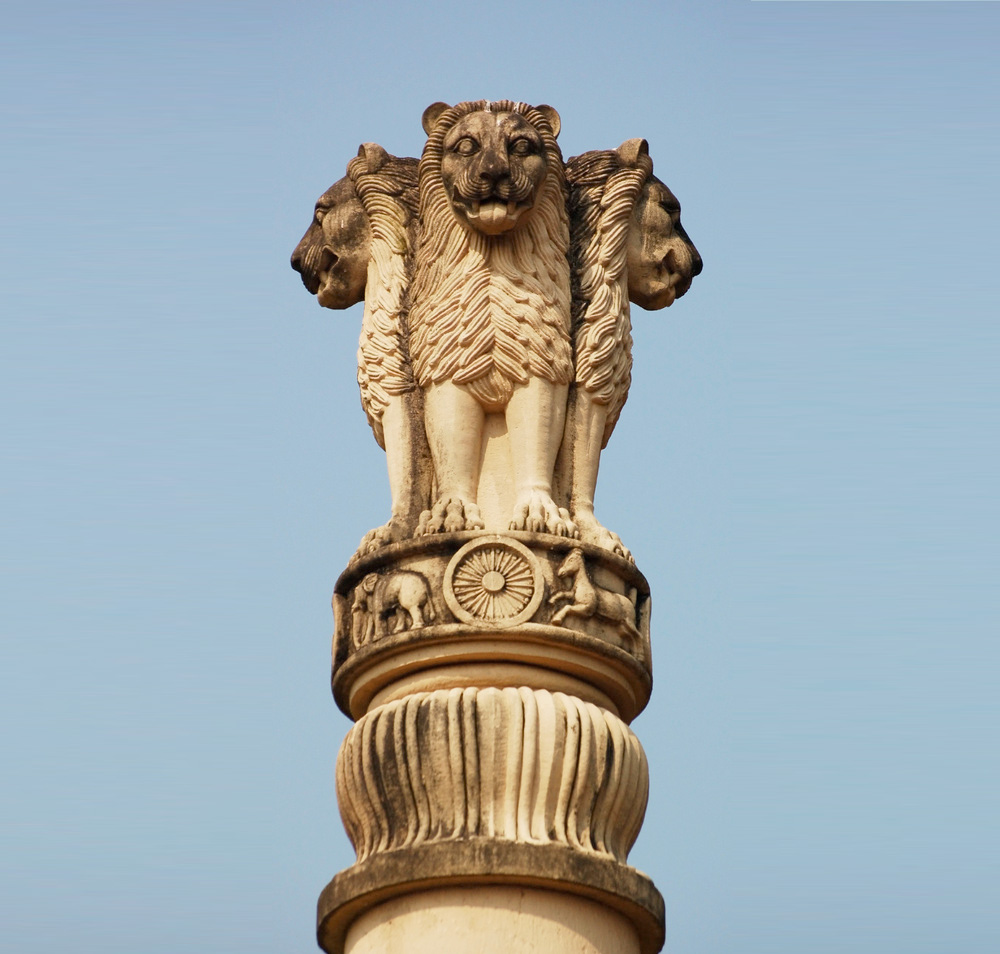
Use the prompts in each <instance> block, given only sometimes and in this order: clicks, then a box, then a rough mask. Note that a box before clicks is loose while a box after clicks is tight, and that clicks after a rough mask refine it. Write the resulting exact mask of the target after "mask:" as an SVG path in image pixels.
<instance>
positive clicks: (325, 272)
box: [292, 143, 430, 553]
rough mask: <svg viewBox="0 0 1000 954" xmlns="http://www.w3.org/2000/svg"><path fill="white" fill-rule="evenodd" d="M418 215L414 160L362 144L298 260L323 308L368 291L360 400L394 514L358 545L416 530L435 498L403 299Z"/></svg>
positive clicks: (321, 206)
mask: <svg viewBox="0 0 1000 954" xmlns="http://www.w3.org/2000/svg"><path fill="white" fill-rule="evenodd" d="M416 214H417V161H416V160H415V159H408V158H397V157H396V156H392V155H390V154H389V153H388V152H386V151H385V150H384V149H383V148H382V147H381V146H378V145H376V144H375V143H366V144H365V145H363V146H361V148H360V149H359V150H358V155H357V157H356V158H354V159H352V160H351V162H350V163H349V164H348V167H347V175H346V176H345V177H344V178H343V179H340V180H339V181H338V182H336V183H334V185H332V186H331V187H330V188H329V189H328V190H327V191H326V192H324V193H323V195H322V196H320V198H319V200H318V201H317V203H316V211H315V214H314V218H313V222H312V224H311V225H310V226H309V228H308V229H307V230H306V233H305V235H303V237H302V240H301V241H300V242H299V244H298V246H297V247H296V249H295V252H294V253H293V254H292V268H294V269H295V270H296V271H298V272H299V273H300V274H301V275H302V281H303V283H304V284H305V286H306V288H307V289H308V290H309V291H310V292H312V293H313V294H314V295H316V297H317V300H318V301H319V303H320V304H321V305H323V306H324V307H326V308H348V307H349V306H351V305H353V304H355V303H357V302H359V301H361V300H362V298H363V299H364V302H365V311H364V317H363V319H362V323H361V338H360V341H359V343H358V385H359V388H360V390H361V406H362V408H363V409H364V412H365V416H366V417H367V418H368V423H369V424H370V425H371V428H372V432H373V433H374V435H375V440H376V441H377V442H378V444H379V446H380V447H382V448H383V449H384V450H385V452H386V462H387V465H388V470H389V487H390V491H391V494H392V515H391V517H390V519H389V522H388V523H386V524H385V525H384V526H382V527H378V528H376V529H375V530H372V531H370V532H369V533H367V534H366V535H365V537H364V539H363V540H362V542H361V547H360V548H359V549H360V552H362V553H364V552H368V551H370V550H373V549H375V548H377V547H378V546H380V545H382V544H384V543H388V542H391V541H394V540H401V539H405V538H407V537H410V536H412V535H413V532H414V530H415V529H416V524H417V519H418V517H419V515H420V513H421V512H422V511H423V510H424V509H425V508H426V507H427V506H429V504H430V464H429V452H428V450H427V441H426V438H425V436H424V431H423V424H422V418H423V395H422V393H421V391H420V390H419V388H417V386H416V384H415V382H414V378H413V372H412V370H411V367H410V357H409V340H408V338H409V335H408V332H407V317H406V301H407V292H408V286H409V282H410V271H411V263H412V254H411V250H412V247H413V241H414V233H415V225H416Z"/></svg>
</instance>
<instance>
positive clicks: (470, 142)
mask: <svg viewBox="0 0 1000 954" xmlns="http://www.w3.org/2000/svg"><path fill="white" fill-rule="evenodd" d="M455 152H457V153H458V154H459V155H460V156H471V155H473V154H474V153H477V152H479V143H478V142H476V140H475V139H470V138H469V137H468V136H466V137H465V138H464V139H459V140H458V142H457V143H455Z"/></svg>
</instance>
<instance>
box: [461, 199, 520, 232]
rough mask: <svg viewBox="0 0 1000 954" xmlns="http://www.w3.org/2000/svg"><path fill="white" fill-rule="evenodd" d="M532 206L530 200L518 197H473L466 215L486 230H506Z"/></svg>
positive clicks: (473, 222)
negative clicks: (521, 200)
mask: <svg viewBox="0 0 1000 954" xmlns="http://www.w3.org/2000/svg"><path fill="white" fill-rule="evenodd" d="M530 206H531V203H530V202H518V201H517V200H516V199H500V198H495V197H490V198H488V199H485V200H479V199H472V200H470V201H469V203H468V205H467V206H466V215H467V217H468V219H469V221H470V222H471V223H472V224H473V225H475V226H477V227H478V228H480V229H482V230H483V231H484V232H489V233H495V232H505V231H507V230H508V229H510V228H513V226H514V225H516V224H517V221H518V219H519V218H520V217H521V216H522V215H523V214H524V212H525V211H526V210H527V209H528V208H530Z"/></svg>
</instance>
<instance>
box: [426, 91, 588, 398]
mask: <svg viewBox="0 0 1000 954" xmlns="http://www.w3.org/2000/svg"><path fill="white" fill-rule="evenodd" d="M479 110H487V111H490V112H494V113H499V112H511V113H518V114H520V115H522V116H524V117H525V119H526V120H527V121H528V122H530V123H531V124H532V125H533V126H534V127H535V129H536V130H537V131H538V133H539V134H540V136H541V138H542V141H543V143H544V149H545V154H546V158H547V160H548V170H547V174H546V177H545V181H544V182H543V184H542V186H541V189H540V191H539V195H538V197H537V199H536V202H535V205H534V208H533V209H532V211H531V214H530V217H529V218H528V219H527V221H526V222H525V223H523V224H522V225H520V226H519V227H517V228H515V229H514V230H512V232H510V233H508V234H504V235H498V236H488V235H483V234H481V233H479V232H476V231H473V230H470V229H467V228H465V227H464V226H463V225H462V224H461V223H459V222H458V221H457V220H456V218H455V215H454V214H453V212H452V210H451V208H450V205H449V202H448V198H447V194H446V192H445V188H444V185H443V182H442V178H441V160H442V156H443V153H444V147H443V140H444V138H445V135H446V134H447V132H448V130H449V129H451V128H452V127H453V126H454V125H455V123H456V122H458V120H459V119H460V118H461V117H463V116H465V115H467V114H469V113H472V112H476V111H479ZM419 207H420V225H419V235H418V241H417V251H416V257H415V262H414V273H413V283H412V286H411V302H412V304H411V309H410V314H409V330H410V342H409V343H410V356H411V358H412V362H413V373H414V375H415V377H416V381H417V383H418V384H419V385H420V386H421V387H422V388H427V387H429V386H430V385H431V384H437V383H440V382H443V381H452V382H454V383H455V384H460V385H464V386H465V387H466V388H467V389H468V390H469V392H470V393H471V394H472V395H473V396H474V397H475V398H476V399H477V400H478V401H479V402H480V403H481V404H482V405H483V407H484V408H485V409H486V410H487V411H498V410H502V409H503V408H504V407H505V406H506V404H507V402H508V401H509V399H510V396H511V394H512V392H513V390H514V387H515V386H517V385H522V384H526V383H527V382H528V381H529V380H530V379H531V378H536V377H540V378H544V379H545V380H547V381H550V382H552V383H553V384H566V383H569V382H570V381H571V380H572V378H573V353H572V345H571V342H570V334H569V332H570V291H569V288H570V280H569V261H568V258H567V254H568V248H569V225H568V221H567V214H566V195H565V179H564V173H563V161H562V153H561V152H560V150H559V146H558V145H557V144H556V140H555V135H554V133H553V130H552V127H551V126H550V125H549V122H548V120H547V119H546V117H545V116H544V115H543V113H542V112H540V111H539V110H537V109H534V108H533V107H531V106H528V105H526V104H524V103H514V102H510V101H508V100H501V101H497V102H490V101H488V100H479V101H476V102H469V103H460V104H458V105H457V106H453V107H450V108H449V109H447V110H445V111H444V112H442V113H441V115H440V117H438V120H437V123H436V125H435V126H434V128H433V129H432V130H431V132H430V134H429V136H428V140H427V144H426V146H425V148H424V151H423V155H422V157H421V159H420V165H419Z"/></svg>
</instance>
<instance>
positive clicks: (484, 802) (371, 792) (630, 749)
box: [337, 688, 649, 862]
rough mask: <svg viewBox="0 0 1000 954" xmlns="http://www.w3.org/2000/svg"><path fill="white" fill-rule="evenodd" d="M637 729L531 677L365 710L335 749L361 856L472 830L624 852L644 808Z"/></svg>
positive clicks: (348, 820) (340, 795) (343, 806)
mask: <svg viewBox="0 0 1000 954" xmlns="http://www.w3.org/2000/svg"><path fill="white" fill-rule="evenodd" d="M648 788H649V778H648V770H647V766H646V758H645V755H644V753H643V751H642V747H641V746H640V744H639V741H638V739H636V737H635V736H634V735H633V734H632V732H631V731H630V730H629V728H628V727H627V726H626V725H625V723H624V722H622V721H621V720H620V719H618V718H617V717H615V716H613V715H611V713H609V712H607V711H605V710H603V709H601V708H599V707H597V706H595V705H593V704H591V703H585V702H582V701H581V700H580V699H577V698H575V697H573V696H569V695H564V694H562V693H558V692H556V693H551V692H546V691H544V690H531V689H527V688H521V689H515V688H507V689H502V690H501V689H475V688H467V689H452V690H439V691H436V692H421V693H415V694H413V695H410V696H408V697H407V698H405V699H402V700H399V701H398V702H392V703H389V704H387V705H384V706H380V707H379V708H377V709H374V710H373V711H371V712H369V713H368V714H367V715H366V716H364V717H363V718H361V719H360V720H359V721H358V723H357V724H356V725H355V726H354V727H353V728H352V729H351V731H350V733H348V736H347V738H346V739H345V740H344V744H343V746H342V747H341V750H340V755H339V757H338V759H337V799H338V802H339V804H340V811H341V816H342V818H343V821H344V826H345V828H346V829H347V833H348V836H349V837H350V839H351V843H352V844H353V845H354V847H355V850H356V851H357V855H358V861H359V862H360V861H364V860H365V859H366V858H368V857H370V856H371V855H373V854H375V853H379V852H387V851H393V850H396V849H400V848H409V847H413V846H417V845H421V844H425V843H429V842H435V841H448V840H454V839H462V838H474V837H477V836H483V837H489V838H496V839H502V840H507V841H515V842H525V843H531V844H539V845H540V844H562V845H567V846H569V847H572V848H576V849H579V850H581V851H583V852H587V853H591V854H598V855H604V856H608V857H611V858H614V859H615V860H617V861H620V862H625V860H626V858H627V855H628V851H629V849H630V848H631V847H632V844H633V842H634V841H635V838H636V836H637V835H638V832H639V828H640V827H641V825H642V819H643V815H644V814H645V809H646V799H647V795H648Z"/></svg>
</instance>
